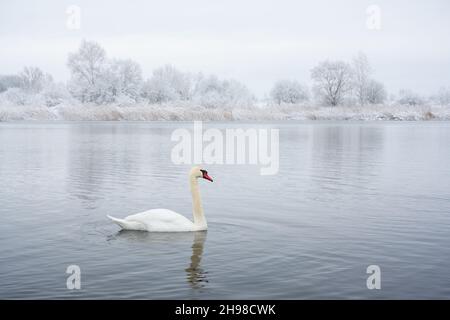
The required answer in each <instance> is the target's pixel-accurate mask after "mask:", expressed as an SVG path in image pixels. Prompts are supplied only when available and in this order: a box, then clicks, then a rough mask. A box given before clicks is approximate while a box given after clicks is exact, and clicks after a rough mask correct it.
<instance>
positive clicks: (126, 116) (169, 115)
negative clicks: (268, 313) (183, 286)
mask: <svg viewBox="0 0 450 320" xmlns="http://www.w3.org/2000/svg"><path fill="white" fill-rule="evenodd" d="M20 120H64V121H192V120H204V121H224V120H225V121H235V120H261V121H262V120H266V121H267V120H368V121H372V120H406V121H414V120H450V106H439V105H434V106H404V105H371V106H364V107H359V106H338V107H320V106H300V105H282V106H277V105H275V106H274V105H272V106H264V107H247V108H228V109H219V108H205V107H199V106H192V105H183V104H167V105H137V106H118V105H104V106H96V105H92V106H86V105H81V104H80V105H72V106H63V105H58V106H56V107H45V106H16V105H1V106H0V121H20Z"/></svg>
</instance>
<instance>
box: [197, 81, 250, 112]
mask: <svg viewBox="0 0 450 320" xmlns="http://www.w3.org/2000/svg"><path fill="white" fill-rule="evenodd" d="M194 95H195V101H196V102H198V103H199V104H200V105H202V106H204V107H206V108H228V107H244V108H245V107H249V106H251V105H252V103H253V100H254V98H253V95H252V94H251V93H250V91H249V90H248V89H247V87H246V86H245V85H243V84H242V83H240V82H238V81H236V80H233V79H231V80H220V79H219V78H217V76H214V75H211V76H209V77H206V78H203V77H200V79H199V80H198V82H197V84H196V86H195V93H194Z"/></svg>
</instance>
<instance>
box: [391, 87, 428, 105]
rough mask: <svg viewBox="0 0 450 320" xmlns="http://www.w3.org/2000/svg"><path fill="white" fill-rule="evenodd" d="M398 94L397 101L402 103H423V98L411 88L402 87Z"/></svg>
mask: <svg viewBox="0 0 450 320" xmlns="http://www.w3.org/2000/svg"><path fill="white" fill-rule="evenodd" d="M398 95H399V98H398V100H397V102H398V103H399V104H402V105H409V106H417V105H421V104H423V103H424V100H423V98H422V97H421V96H419V95H418V94H417V93H415V92H412V91H411V90H406V89H402V90H400V92H399V94H398Z"/></svg>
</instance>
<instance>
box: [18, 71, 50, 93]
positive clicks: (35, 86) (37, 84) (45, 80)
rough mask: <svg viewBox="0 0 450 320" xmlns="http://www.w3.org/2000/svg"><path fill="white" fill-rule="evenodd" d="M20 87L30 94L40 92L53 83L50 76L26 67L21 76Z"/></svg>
mask: <svg viewBox="0 0 450 320" xmlns="http://www.w3.org/2000/svg"><path fill="white" fill-rule="evenodd" d="M19 78H20V87H21V88H22V89H23V90H25V91H26V92H29V93H38V92H40V91H41V90H42V89H43V88H44V87H45V86H46V85H47V84H49V83H51V82H53V78H52V76H51V75H50V74H48V73H44V72H43V71H42V70H41V69H39V68H37V67H25V68H24V69H23V71H22V72H21V73H20V74H19Z"/></svg>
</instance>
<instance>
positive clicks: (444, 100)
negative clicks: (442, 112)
mask: <svg viewBox="0 0 450 320" xmlns="http://www.w3.org/2000/svg"><path fill="white" fill-rule="evenodd" d="M435 100H436V102H437V103H439V104H440V105H442V106H446V105H447V106H448V105H450V88H445V87H442V88H440V89H439V91H438V93H437V94H436V96H435Z"/></svg>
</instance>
